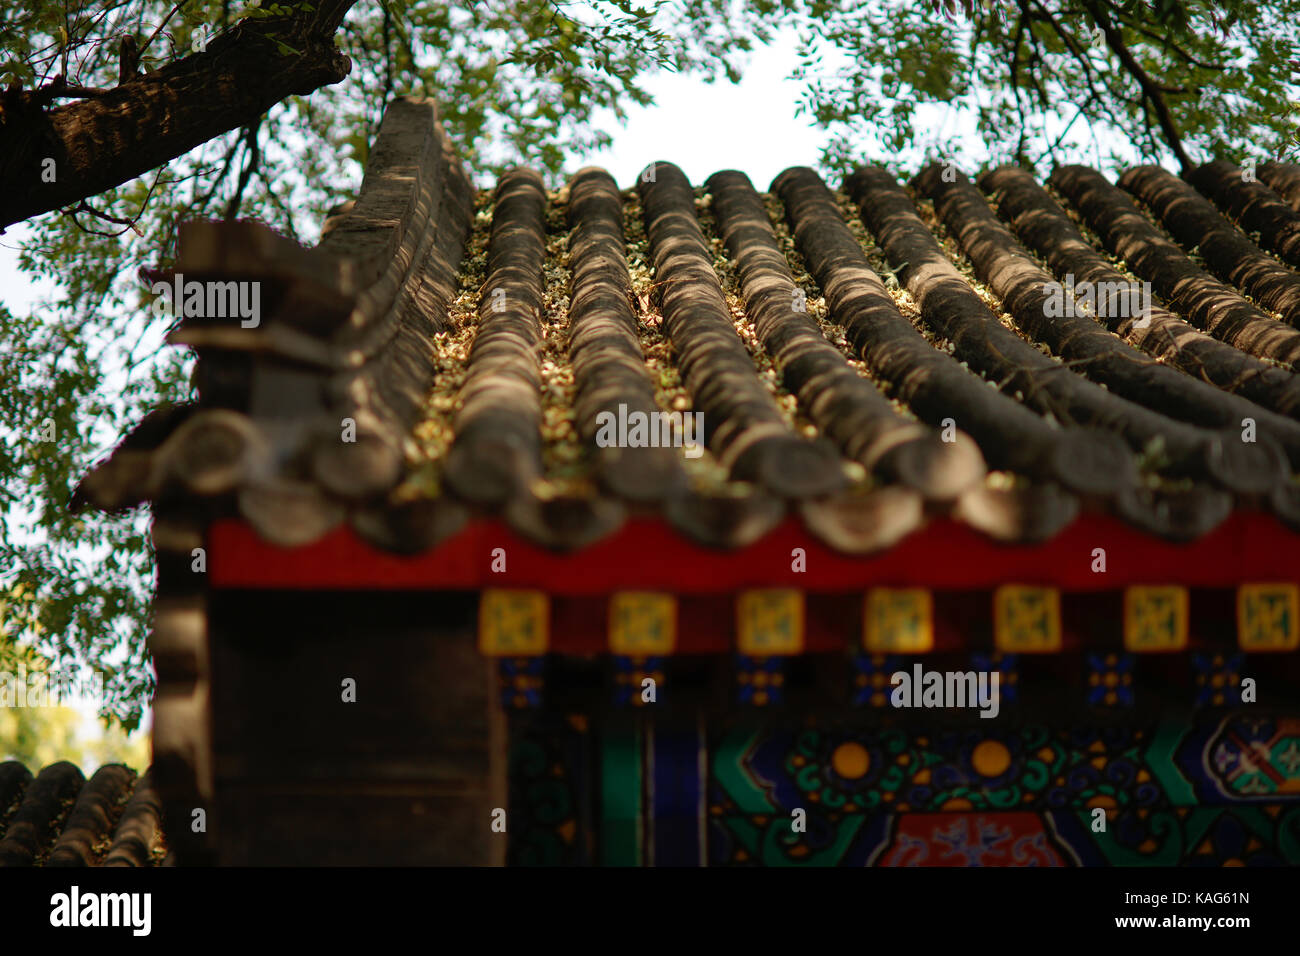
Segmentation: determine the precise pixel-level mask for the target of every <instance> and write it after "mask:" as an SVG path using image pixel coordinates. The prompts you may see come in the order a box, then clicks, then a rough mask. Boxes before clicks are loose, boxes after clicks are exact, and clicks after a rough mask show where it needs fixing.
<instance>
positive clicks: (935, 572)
mask: <svg viewBox="0 0 1300 956" xmlns="http://www.w3.org/2000/svg"><path fill="white" fill-rule="evenodd" d="M796 547H799V548H804V549H805V550H806V551H807V555H808V563H807V568H808V570H807V573H804V574H800V573H796V572H794V571H792V570H791V568H790V552H791V550H792V549H793V548H796ZM495 548H504V549H505V550H506V556H507V564H506V566H507V570H506V571H505V572H503V573H493V572H492V571H491V564H492V557H491V555H492V551H493V549H495ZM1094 548H1104V549H1105V550H1106V557H1107V571H1106V573H1105V574H1094V573H1093V572H1092V570H1091V566H1092V560H1093V559H1092V552H1093V549H1094ZM208 567H209V575H210V583H211V585H212V586H213V587H217V588H257V589H263V588H274V589H346V588H358V589H359V588H377V589H395V590H396V589H438V590H460V589H463V590H477V589H480V588H484V587H511V588H541V589H543V590H546V591H548V592H550V593H552V594H569V595H582V594H588V595H590V594H607V593H609V592H611V591H615V590H619V589H624V588H633V589H645V590H664V591H671V592H674V593H676V594H679V595H685V594H719V593H728V592H734V591H736V590H738V589H742V588H747V587H797V588H801V589H803V590H805V591H812V592H818V591H821V592H831V591H839V592H846V591H847V592H854V591H861V590H863V589H864V588H866V587H870V586H897V587H902V586H909V585H910V586H916V587H929V588H934V589H936V590H939V589H949V590H964V589H985V588H992V587H996V586H997V585H999V584H1005V583H1012V582H1015V583H1024V584H1039V585H1047V586H1056V587H1059V588H1062V589H1063V590H1067V591H1100V590H1114V589H1117V588H1122V587H1124V586H1126V585H1129V584H1182V585H1185V586H1188V587H1233V586H1235V585H1237V584H1240V583H1243V582H1247V581H1277V580H1284V581H1300V535H1296V534H1295V533H1294V532H1292V531H1290V530H1288V529H1287V528H1286V527H1285V526H1284V525H1282V524H1281V523H1280V522H1278V521H1277V519H1275V518H1274V517H1272V516H1271V515H1268V514H1264V513H1260V512H1248V511H1241V512H1237V513H1235V514H1234V515H1233V516H1232V517H1231V518H1230V519H1229V520H1228V521H1226V522H1225V523H1224V524H1223V525H1221V526H1220V527H1219V528H1217V529H1216V530H1214V531H1213V532H1211V533H1210V534H1207V535H1205V536H1204V537H1202V538H1200V539H1199V540H1197V541H1194V542H1191V543H1188V544H1173V543H1170V542H1167V541H1164V540H1161V539H1159V538H1154V537H1150V536H1148V535H1145V534H1143V533H1141V532H1140V531H1137V530H1135V529H1134V528H1132V527H1131V526H1129V525H1127V524H1125V523H1123V522H1122V521H1120V520H1118V519H1116V518H1112V517H1110V516H1108V515H1089V516H1085V517H1084V518H1081V519H1080V520H1078V521H1076V522H1075V523H1074V524H1072V525H1071V526H1070V527H1068V528H1066V529H1065V530H1064V531H1062V532H1061V533H1060V534H1058V535H1057V536H1056V537H1055V538H1053V539H1052V540H1051V541H1049V542H1047V543H1045V544H1041V545H1036V546H1007V545H1003V544H999V543H997V542H994V541H992V540H990V539H988V538H986V537H984V536H982V535H980V534H979V533H977V532H976V531H974V530H973V529H971V528H970V527H969V526H967V525H964V524H960V523H958V522H956V521H952V520H950V519H940V520H936V521H934V522H932V523H931V524H929V525H927V526H926V527H925V528H923V529H921V530H920V531H918V532H916V533H915V534H913V535H912V536H911V537H909V538H907V539H905V540H904V541H902V542H901V543H899V544H898V545H897V546H896V547H894V548H893V549H892V550H890V551H887V552H884V553H882V554H878V555H874V556H869V557H858V556H853V555H846V554H841V553H840V552H837V551H834V550H832V549H830V548H828V547H827V546H825V545H823V544H821V543H820V542H819V541H817V540H816V539H815V538H813V537H812V536H811V535H809V534H808V533H807V532H806V531H805V530H804V529H803V526H802V524H801V523H800V522H799V521H798V520H797V519H795V518H790V519H787V520H786V521H785V522H784V523H783V524H781V525H780V526H779V527H778V528H777V529H776V530H774V531H773V532H772V533H771V534H769V535H768V536H767V537H766V538H764V539H763V540H761V541H759V542H757V543H756V544H753V545H751V546H750V547H748V548H743V549H739V550H736V551H717V550H713V549H709V548H703V547H701V546H699V545H697V544H695V543H694V542H692V541H690V540H689V539H687V538H685V537H683V536H682V535H680V534H678V533H677V532H676V531H675V530H673V529H672V528H671V527H669V526H668V525H666V524H665V523H663V522H662V521H659V520H658V519H654V518H636V519H632V520H630V521H629V522H628V523H627V524H626V525H625V526H624V527H623V528H621V529H620V530H619V531H618V532H617V533H616V534H614V535H612V536H610V537H609V538H607V539H605V540H604V541H601V542H599V543H597V544H594V545H592V546H590V547H588V548H585V549H583V550H581V551H578V552H574V553H571V554H557V553H554V552H551V551H547V550H546V549H544V548H540V547H538V546H537V545H535V544H532V543H531V542H529V541H527V540H525V539H523V538H520V537H519V536H518V535H516V534H515V533H514V532H513V531H511V530H510V529H509V528H508V527H507V526H505V525H504V524H503V523H501V522H499V521H496V520H479V521H475V522H473V523H471V524H470V525H469V526H468V527H467V528H465V529H464V530H463V531H461V532H460V533H459V534H457V535H455V536H454V537H452V538H450V539H448V540H447V541H445V542H443V543H442V544H441V545H439V546H438V547H437V548H434V549H432V550H430V551H427V552H424V553H422V554H419V555H414V556H409V557H404V556H400V555H395V554H390V553H388V552H384V551H380V550H378V549H376V548H374V547H372V546H370V545H369V544H367V543H366V542H364V541H363V540H361V539H360V538H358V537H357V536H356V535H355V534H354V533H353V532H352V530H351V529H350V528H348V527H346V526H344V527H340V528H339V529H337V530H335V531H334V532H332V533H330V534H329V535H327V536H326V537H324V538H322V539H321V540H320V541H317V542H315V543H313V544H310V545H306V546H303V547H299V548H289V549H286V548H279V547H276V546H274V545H271V544H267V543H266V542H264V541H262V540H261V539H260V538H258V537H257V535H256V533H255V532H254V531H253V530H252V529H251V528H250V527H248V526H247V525H246V524H244V523H243V522H240V521H234V520H226V521H219V522H216V523H215V524H213V525H212V527H211V528H210V529H209V535H208Z"/></svg>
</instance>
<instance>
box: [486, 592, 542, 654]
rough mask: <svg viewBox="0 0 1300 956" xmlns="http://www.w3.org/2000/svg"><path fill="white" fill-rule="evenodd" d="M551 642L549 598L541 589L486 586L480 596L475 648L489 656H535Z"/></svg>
mask: <svg viewBox="0 0 1300 956" xmlns="http://www.w3.org/2000/svg"><path fill="white" fill-rule="evenodd" d="M549 643H550V601H549V600H548V599H547V597H546V595H545V594H544V593H543V592H541V591H504V590H496V589H489V590H486V591H484V592H483V594H482V596H481V597H480V598H479V606H478V649H479V651H480V652H481V653H483V654H486V655H487V656H489V657H535V656H537V655H539V654H545V653H546V649H547V647H548V646H549Z"/></svg>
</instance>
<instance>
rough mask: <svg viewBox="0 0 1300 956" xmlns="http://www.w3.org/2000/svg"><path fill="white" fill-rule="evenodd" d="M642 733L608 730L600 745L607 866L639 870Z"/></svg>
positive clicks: (603, 851)
mask: <svg viewBox="0 0 1300 956" xmlns="http://www.w3.org/2000/svg"><path fill="white" fill-rule="evenodd" d="M641 750H642V736H641V731H640V730H639V729H638V728H636V727H629V728H616V729H608V730H606V731H605V732H604V734H602V736H601V745H600V796H601V808H602V812H601V822H600V862H601V864H602V865H604V866H640V865H641V863H642V847H641V800H642V798H641V794H642V786H641Z"/></svg>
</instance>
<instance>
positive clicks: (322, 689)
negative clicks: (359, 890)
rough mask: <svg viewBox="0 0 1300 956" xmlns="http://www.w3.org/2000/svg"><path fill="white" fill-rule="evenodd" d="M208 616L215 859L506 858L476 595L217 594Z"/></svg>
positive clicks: (497, 733)
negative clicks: (351, 696)
mask: <svg viewBox="0 0 1300 956" xmlns="http://www.w3.org/2000/svg"><path fill="white" fill-rule="evenodd" d="M209 622H210V628H211V638H210V639H211V649H212V726H213V735H212V739H213V757H214V760H213V763H214V791H215V798H214V807H213V811H214V812H213V819H212V820H211V821H210V822H211V825H212V828H213V830H214V843H215V845H216V860H217V862H218V863H219V864H222V865H231V864H234V865H240V864H269V865H277V864H290V865H292V864H305V865H332V864H339V865H349V864H358V865H362V864H371V865H373V864H399V865H403V864H411V865H417V864H493V863H501V862H504V860H505V845H506V837H505V835H503V834H494V833H493V832H492V830H491V811H492V809H493V808H494V807H503V808H504V807H505V806H506V803H505V799H506V798H505V767H504V753H505V748H504V736H505V731H504V721H503V719H501V718H500V716H499V711H498V710H497V708H496V707H495V706H489V687H490V685H489V677H490V670H489V664H488V662H487V661H486V660H484V659H483V658H482V657H480V656H479V654H478V652H477V649H476V635H475V600H474V596H473V595H469V594H442V595H419V594H395V593H372V592H360V593H308V592H302V593H284V592H260V593H254V592H222V593H215V594H213V595H212V596H211V605H210V618H209ZM344 678H353V679H354V680H355V681H356V686H357V692H356V702H355V703H344V702H343V700H342V694H343V690H342V682H343V680H344ZM493 703H494V702H493Z"/></svg>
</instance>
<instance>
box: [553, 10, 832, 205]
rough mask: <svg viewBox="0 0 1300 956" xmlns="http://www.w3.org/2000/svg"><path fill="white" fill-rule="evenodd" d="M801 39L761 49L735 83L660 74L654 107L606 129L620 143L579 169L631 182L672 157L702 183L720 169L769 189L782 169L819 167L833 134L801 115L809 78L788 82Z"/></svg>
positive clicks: (654, 83) (653, 83)
mask: <svg viewBox="0 0 1300 956" xmlns="http://www.w3.org/2000/svg"><path fill="white" fill-rule="evenodd" d="M795 42H796V40H795V38H794V37H793V36H787V37H785V38H783V39H781V40H779V41H778V42H777V43H775V44H774V45H773V46H771V47H761V48H760V49H759V50H757V51H756V52H755V53H754V54H753V55H752V56H751V59H750V61H749V65H748V67H747V68H746V69H745V72H744V77H743V79H742V81H741V82H740V83H739V84H736V85H732V84H731V83H729V82H727V81H726V80H723V81H721V82H718V83H713V84H705V83H701V82H700V81H699V79H697V78H695V77H688V76H683V75H679V74H672V73H665V74H661V75H658V76H655V77H653V78H652V79H651V80H650V81H649V82H648V83H647V87H648V88H649V90H650V92H651V93H652V94H653V95H654V98H655V105H654V106H652V107H632V108H631V109H629V110H628V120H627V126H626V127H625V128H622V129H620V128H618V127H617V126H613V127H611V128H609V129H607V132H609V134H610V135H611V136H612V137H613V139H614V143H613V145H612V146H610V147H609V148H607V149H603V150H599V151H597V152H592V153H588V154H587V155H585V156H582V157H581V158H580V160H579V161H578V162H577V163H575V167H574V168H575V169H576V168H577V167H578V166H581V165H590V166H603V167H604V168H605V169H607V170H609V172H610V174H611V175H612V176H613V177H614V179H615V180H617V181H618V184H619V185H620V186H623V187H627V186H631V185H633V184H634V183H635V182H636V177H637V176H638V175H639V174H640V172H641V170H643V169H644V168H645V167H646V166H648V165H649V164H650V163H652V162H655V161H665V160H666V161H668V162H671V163H676V164H677V165H678V166H680V167H681V169H682V172H684V173H685V174H686V177H687V178H688V179H689V180H690V181H691V182H692V183H695V184H696V185H698V184H700V183H702V182H704V180H705V179H707V178H708V177H709V176H711V175H712V174H713V173H715V172H718V171H719V170H723V169H739V170H741V171H742V172H745V173H747V174H748V175H749V178H750V179H751V180H752V181H753V183H754V186H755V187H756V188H757V189H759V190H760V191H766V189H767V187H768V184H769V183H771V182H772V180H773V179H775V178H776V176H777V174H778V173H779V172H781V171H782V170H783V169H786V168H788V167H790V166H814V165H816V163H817V159H818V156H819V155H820V153H821V149H822V146H823V144H824V143H825V142H826V134H825V133H824V132H822V131H820V130H817V129H815V128H814V127H813V125H812V123H811V121H810V119H809V118H808V117H802V118H798V119H796V118H795V115H794V113H795V103H796V100H797V98H798V94H799V91H800V89H801V88H802V81H798V82H797V81H793V80H787V79H786V77H788V76H789V75H790V72H791V71H792V70H793V69H794V68H795V66H796V65H797V59H796V57H795Z"/></svg>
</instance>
